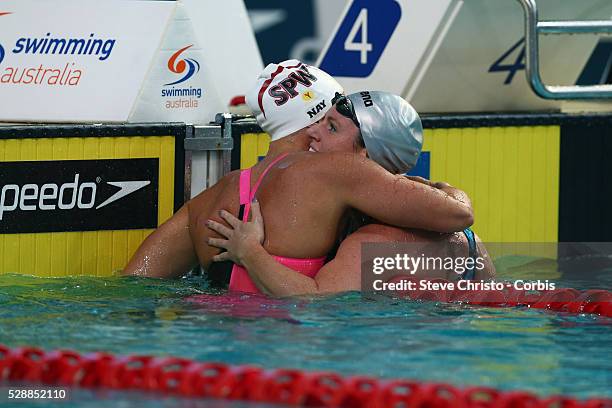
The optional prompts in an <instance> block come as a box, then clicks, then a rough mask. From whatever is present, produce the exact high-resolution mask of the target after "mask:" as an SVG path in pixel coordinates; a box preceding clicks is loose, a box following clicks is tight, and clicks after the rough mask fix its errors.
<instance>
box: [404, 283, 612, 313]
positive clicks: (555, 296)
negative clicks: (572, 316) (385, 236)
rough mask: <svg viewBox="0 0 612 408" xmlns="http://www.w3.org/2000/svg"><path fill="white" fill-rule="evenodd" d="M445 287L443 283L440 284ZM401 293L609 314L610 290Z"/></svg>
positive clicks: (418, 297) (433, 298)
mask: <svg viewBox="0 0 612 408" xmlns="http://www.w3.org/2000/svg"><path fill="white" fill-rule="evenodd" d="M430 282H431V283H440V284H443V285H446V284H448V283H450V282H449V281H447V280H445V279H432V280H430ZM443 287H446V286H443ZM397 293H398V294H399V295H401V296H404V297H408V298H410V299H414V300H430V301H435V302H461V303H466V304H470V305H477V306H489V307H516V306H519V307H520V306H523V307H532V308H535V309H548V310H554V311H557V312H567V313H585V314H597V315H600V316H606V317H612V292H610V291H607V290H601V289H590V290H584V291H579V290H576V289H572V288H562V289H555V290H540V291H526V290H518V289H515V288H513V287H506V288H504V289H503V290H486V291H485V290H472V291H470V290H459V289H454V290H444V289H442V290H426V289H425V290H418V289H417V290H404V291H397Z"/></svg>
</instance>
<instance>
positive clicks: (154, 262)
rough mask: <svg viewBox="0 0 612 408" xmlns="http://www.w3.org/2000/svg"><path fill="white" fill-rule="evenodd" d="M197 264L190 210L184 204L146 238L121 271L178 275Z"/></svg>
mask: <svg viewBox="0 0 612 408" xmlns="http://www.w3.org/2000/svg"><path fill="white" fill-rule="evenodd" d="M197 264H198V259H197V256H196V253H195V250H194V248H193V244H192V242H191V236H190V235H189V210H188V208H187V205H184V206H183V207H182V208H181V209H180V210H179V211H178V212H177V213H176V214H174V215H173V216H172V218H170V219H169V220H168V221H166V222H165V223H163V224H162V225H160V226H159V227H158V228H157V229H156V230H155V231H153V233H151V234H150V235H149V236H148V237H147V238H146V239H145V240H144V242H143V243H142V244H141V245H140V247H139V248H138V250H137V251H136V253H134V255H133V256H132V259H130V261H129V262H128V264H127V265H126V266H125V268H124V269H123V271H122V272H121V274H122V275H134V276H143V277H150V278H177V277H179V276H181V275H183V274H185V273H186V272H189V270H191V268H193V267H194V266H196V265H197Z"/></svg>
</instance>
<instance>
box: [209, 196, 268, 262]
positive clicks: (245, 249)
mask: <svg viewBox="0 0 612 408" xmlns="http://www.w3.org/2000/svg"><path fill="white" fill-rule="evenodd" d="M219 215H220V216H221V218H223V219H224V220H225V221H226V222H227V223H228V224H229V225H230V226H231V228H228V227H226V226H225V225H222V224H219V223H218V222H215V221H213V220H208V221H207V222H206V225H207V226H208V228H210V229H211V230H213V231H215V232H217V233H219V234H220V235H222V236H224V237H225V238H226V239H222V238H209V239H208V245H211V246H214V247H217V248H223V249H225V250H227V252H222V253H220V254H219V255H215V256H214V257H213V258H212V260H213V261H214V262H219V261H226V260H230V261H232V262H234V263H236V264H238V265H242V264H243V263H244V259H245V257H247V256H248V255H249V254H251V253H252V252H253V251H254V250H256V249H257V248H261V245H262V244H263V242H264V238H265V232H264V222H263V217H262V216H261V211H260V208H259V202H258V201H257V200H255V201H253V202H252V203H251V221H249V222H242V221H241V220H239V219H238V218H236V217H234V216H233V215H232V214H230V213H228V212H227V211H224V210H221V211H220V212H219Z"/></svg>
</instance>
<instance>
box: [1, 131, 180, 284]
mask: <svg viewBox="0 0 612 408" xmlns="http://www.w3.org/2000/svg"><path fill="white" fill-rule="evenodd" d="M174 157H175V138H174V137H173V136H130V137H84V138H78V137H70V138H36V139H34V138H26V139H0V160H1V161H5V162H11V161H52V160H95V159H130V158H158V159H159V174H158V179H159V187H158V225H161V224H162V223H163V222H164V221H166V220H167V219H168V218H170V217H171V216H172V214H173V213H174V171H175V160H174ZM152 231H153V230H152V229H139V230H119V231H84V232H48V233H27V234H0V273H19V274H26V275H37V276H47V277H62V276H74V275H90V276H112V275H113V274H115V273H116V272H117V271H119V270H121V269H122V268H123V267H124V266H125V264H126V263H127V261H128V260H129V258H130V257H131V256H132V255H133V254H134V252H135V251H136V249H137V248H138V246H140V244H141V243H142V241H144V239H145V238H146V237H147V236H148V235H149V234H150V233H151V232H152Z"/></svg>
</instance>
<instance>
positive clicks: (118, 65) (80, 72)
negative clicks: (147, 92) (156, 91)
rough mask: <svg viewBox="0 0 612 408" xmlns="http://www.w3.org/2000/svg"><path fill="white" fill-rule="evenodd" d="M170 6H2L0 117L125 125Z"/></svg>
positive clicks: (22, 2)
mask: <svg viewBox="0 0 612 408" xmlns="http://www.w3.org/2000/svg"><path fill="white" fill-rule="evenodd" d="M174 8H175V4H174V3H171V2H150V1H138V2H136V1H134V2H126V1H118V0H110V1H104V2H97V1H92V0H87V1H84V0H61V1H58V0H54V1H31V0H19V1H10V0H9V1H3V2H2V4H0V101H2V102H1V104H2V108H1V109H0V120H3V121H44V122H83V121H101V122H106V121H108V122H121V121H126V120H127V119H128V116H129V113H130V111H131V109H132V106H133V105H134V102H135V100H136V97H137V96H138V92H139V90H140V87H141V85H142V83H143V80H144V78H145V76H146V74H147V70H148V69H149V65H150V63H151V60H152V59H153V56H154V55H155V52H156V51H157V48H158V47H159V44H160V41H161V39H162V36H163V34H164V30H165V28H166V25H167V23H168V21H169V19H170V16H171V14H172V12H173V10H174ZM143 18H146V24H141V23H139V22H142V19H143Z"/></svg>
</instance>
